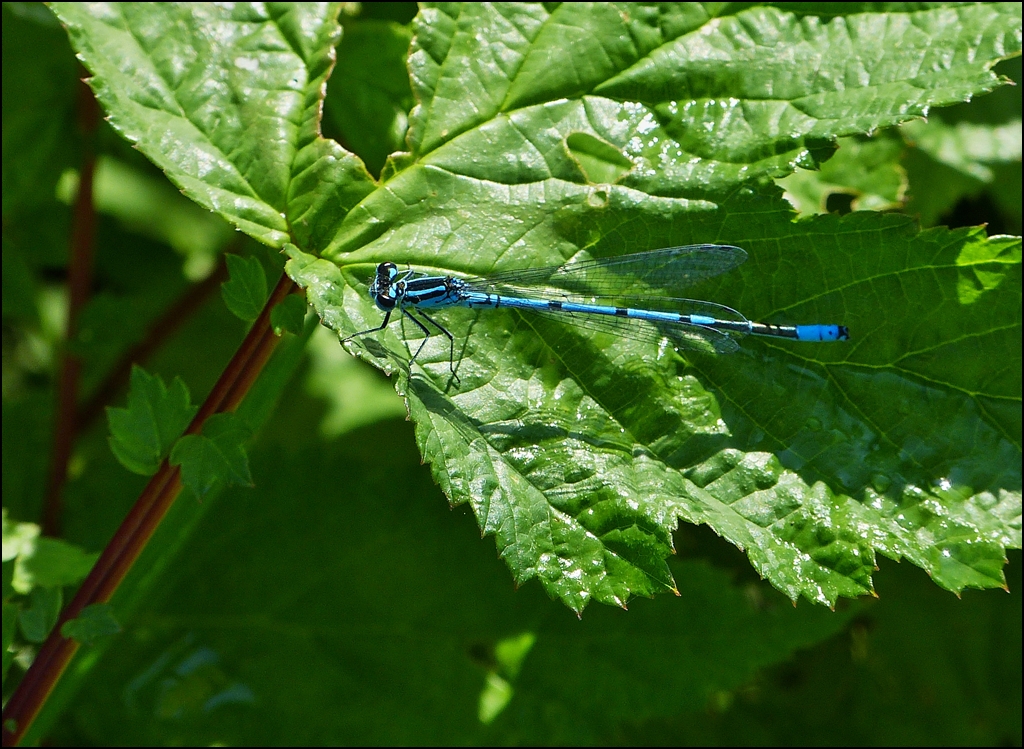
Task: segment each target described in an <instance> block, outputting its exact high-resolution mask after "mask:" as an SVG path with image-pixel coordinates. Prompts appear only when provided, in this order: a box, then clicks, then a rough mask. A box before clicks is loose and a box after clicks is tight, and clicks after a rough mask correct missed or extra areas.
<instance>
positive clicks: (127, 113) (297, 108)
mask: <svg viewBox="0 0 1024 749" xmlns="http://www.w3.org/2000/svg"><path fill="white" fill-rule="evenodd" d="M52 8H53V11H54V12H55V13H56V14H57V16H58V18H60V20H61V22H62V23H63V24H64V25H65V26H66V27H67V29H68V32H69V34H70V35H71V40H72V44H73V45H74V47H75V48H76V50H77V51H78V53H79V56H80V58H81V60H82V61H83V63H84V64H85V66H86V67H87V68H89V70H90V72H91V73H92V78H90V79H89V84H90V85H91V86H92V88H93V91H94V92H95V93H96V97H97V99H98V100H99V101H100V103H101V104H102V106H103V107H104V109H105V110H106V111H107V112H108V114H109V121H110V123H111V124H112V125H113V126H114V128H115V129H117V130H118V131H119V132H120V133H121V134H122V135H123V136H124V137H125V138H127V139H128V140H129V141H130V142H132V143H133V144H135V145H137V147H138V148H139V150H140V151H142V152H143V153H144V154H145V155H146V156H148V157H149V158H150V159H151V160H152V161H153V162H154V163H155V164H156V165H157V166H159V167H160V168H161V169H163V171H164V172H165V173H166V174H167V176H168V177H169V178H170V179H171V181H172V182H174V183H175V184H176V185H177V186H178V187H179V188H180V189H181V190H182V191H183V192H184V193H185V194H186V195H187V196H189V197H190V198H192V199H193V200H195V201H196V202H197V203H199V204H200V205H202V206H205V207H206V208H208V209H209V210H212V211H216V212H217V213H219V214H220V215H221V216H223V217H224V218H225V219H227V220H228V221H229V222H230V223H232V224H234V225H235V226H236V227H237V228H239V229H240V230H242V231H244V232H245V233H247V234H249V235H250V236H252V237H255V238H256V239H258V240H260V241H261V242H264V243H265V244H269V245H271V246H275V247H280V246H282V245H283V244H284V243H285V242H286V241H289V240H291V241H295V240H296V238H298V239H299V241H301V242H302V244H303V245H304V246H320V242H321V241H322V233H323V231H324V230H327V231H330V227H331V226H333V225H334V224H335V223H336V222H337V221H339V220H340V219H341V218H342V217H343V216H344V215H345V213H347V212H348V211H349V210H350V209H351V208H352V207H353V206H355V205H356V204H357V203H358V202H359V201H360V200H361V199H362V198H363V196H365V195H366V193H367V192H368V190H369V189H370V188H371V186H372V180H371V178H370V176H369V174H367V172H366V170H365V168H364V167H363V165H362V163H361V162H360V161H359V160H358V159H357V158H355V157H353V156H352V155H351V154H349V153H347V152H346V151H344V150H343V149H341V148H340V147H339V146H338V145H337V144H336V143H334V142H332V141H326V140H323V139H322V138H320V137H319V130H318V121H319V117H320V103H321V98H322V89H323V85H324V82H325V80H326V78H327V75H328V73H329V72H330V70H331V67H332V62H333V45H334V43H335V42H336V41H337V38H338V32H339V27H338V24H337V21H336V16H337V13H338V7H337V6H333V5H310V4H304V3H298V4H292V5H288V4H285V5H261V4H243V5H238V6H231V7H229V6H220V5H180V6H173V5H152V4H149V3H98V4H93V5H90V6H84V5H80V4H78V3H57V4H55V5H53V6H52ZM321 222H324V224H321Z"/></svg>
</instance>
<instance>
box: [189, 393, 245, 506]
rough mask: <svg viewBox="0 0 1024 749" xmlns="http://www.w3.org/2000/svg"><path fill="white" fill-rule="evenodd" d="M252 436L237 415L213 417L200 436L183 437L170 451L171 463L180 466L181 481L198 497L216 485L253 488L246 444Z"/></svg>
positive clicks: (226, 414) (207, 422)
mask: <svg viewBox="0 0 1024 749" xmlns="http://www.w3.org/2000/svg"><path fill="white" fill-rule="evenodd" d="M251 436H252V432H251V431H250V430H249V428H248V427H246V425H245V422H243V421H242V420H241V419H240V418H239V417H238V416H236V415H235V414H230V413H223V414H214V415H213V416H211V417H210V418H209V419H207V420H206V423H205V424H204V425H203V433H202V434H201V435H198V434H186V435H185V436H184V437H182V438H181V439H180V440H178V441H177V442H176V443H175V445H174V448H173V449H172V450H171V458H170V460H171V464H172V465H180V466H181V478H182V481H183V482H184V483H185V486H187V487H188V488H189V489H191V490H192V491H193V492H194V493H195V495H196V496H197V497H199V498H202V497H204V496H205V495H206V494H207V493H208V492H209V491H210V490H211V489H212V488H213V487H214V486H216V485H218V484H224V485H227V486H231V485H238V484H240V485H242V486H252V476H251V475H250V473H249V459H248V457H247V456H246V454H245V443H246V441H247V440H248V439H249V438H250V437H251Z"/></svg>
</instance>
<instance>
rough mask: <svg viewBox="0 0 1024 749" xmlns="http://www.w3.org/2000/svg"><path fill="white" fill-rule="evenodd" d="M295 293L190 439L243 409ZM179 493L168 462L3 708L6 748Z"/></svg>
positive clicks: (266, 313)
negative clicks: (70, 629) (71, 632)
mask: <svg viewBox="0 0 1024 749" xmlns="http://www.w3.org/2000/svg"><path fill="white" fill-rule="evenodd" d="M296 288H297V287H296V286H295V283H294V282H293V281H292V280H291V279H290V278H288V277H287V276H284V275H283V276H282V277H281V280H280V281H279V282H278V284H277V286H275V287H274V290H273V292H271V294H270V298H269V299H268V300H267V303H266V305H265V306H264V308H263V311H262V312H261V313H260V316H259V317H258V318H257V319H256V322H255V323H253V326H252V328H251V329H250V330H249V334H248V335H247V336H246V337H245V340H243V341H242V344H241V346H239V348H238V351H237V352H235V355H234V357H232V359H231V361H230V362H228V365H227V367H225V369H224V372H223V373H221V376H220V379H218V380H217V383H216V384H215V385H214V386H213V390H212V391H211V392H210V394H209V396H207V398H206V400H205V401H204V402H203V404H202V406H200V408H199V412H198V413H197V414H196V416H195V418H194V419H193V420H192V423H191V424H189V427H188V429H187V430H185V433H186V434H198V433H200V432H201V431H202V427H203V423H204V422H205V421H206V419H208V418H209V417H210V416H212V415H213V414H215V413H219V412H224V411H231V410H234V409H235V408H236V407H237V406H238V404H239V403H241V401H242V399H243V398H244V397H245V394H246V393H247V392H248V391H249V388H250V387H251V386H252V384H253V383H254V382H255V381H256V377H257V376H258V375H259V373H260V371H261V370H262V369H263V367H264V365H265V364H266V362H267V360H268V359H269V358H270V355H271V353H272V352H273V350H274V347H275V346H276V345H277V342H278V341H279V340H280V339H279V338H278V337H277V336H276V335H274V332H273V329H272V327H271V325H270V311H271V309H273V307H274V306H275V305H276V304H278V303H279V302H280V301H282V300H283V299H284V298H285V297H286V296H288V294H291V293H293V292H294V291H296ZM180 491H181V476H180V471H179V469H178V468H177V467H176V466H174V467H172V466H171V465H170V464H169V463H168V462H167V461H166V460H164V462H163V463H162V464H161V465H160V468H159V469H158V470H157V472H156V474H155V475H154V476H153V478H152V479H150V482H149V484H147V485H146V488H145V489H144V490H143V491H142V494H141V495H140V496H139V499H138V500H137V501H136V503H135V505H134V506H133V507H132V509H131V510H130V511H129V513H128V515H127V517H125V519H124V521H123V522H122V523H121V527H120V528H118V529H117V532H116V533H115V534H114V537H113V538H112V539H111V540H110V543H109V544H107V547H106V548H105V549H104V550H103V553H102V554H101V555H100V558H99V559H98V560H97V562H96V565H95V566H94V567H93V569H92V571H91V572H90V573H89V576H88V577H86V579H85V581H84V582H83V583H82V586H81V587H80V588H79V590H78V592H77V593H76V594H75V597H74V598H73V599H72V600H71V603H69V604H68V605H67V607H66V608H65V609H64V611H62V612H61V615H60V618H59V619H58V620H57V624H56V625H55V626H54V628H53V630H52V631H51V632H50V635H49V637H48V638H47V639H46V642H45V643H43V646H42V647H41V648H40V650H39V654H38V655H37V656H36V659H35V661H33V663H32V665H31V666H30V667H29V670H28V672H27V673H26V674H25V677H24V678H23V679H22V681H21V684H19V685H18V688H17V690H16V691H15V692H14V694H13V695H12V696H11V699H10V701H9V702H8V703H7V706H6V707H5V708H4V712H3V745H4V746H14V745H16V744H17V743H18V742H19V741H21V739H22V737H23V736H24V735H25V732H26V731H27V730H28V728H29V727H30V726H31V725H32V721H33V720H35V718H36V716H37V715H38V714H39V711H40V710H41V709H42V706H43V705H44V704H45V702H46V699H47V698H48V697H49V695H50V693H51V692H52V691H53V688H54V686H56V684H57V681H58V680H59V679H60V676H61V674H63V673H64V670H65V669H66V668H67V666H68V663H69V662H70V661H71V657H72V656H73V655H74V654H75V652H76V651H77V650H78V643H77V642H75V641H74V640H71V639H68V638H65V637H64V636H63V635H62V634H61V631H60V630H61V626H62V625H63V624H64V622H66V621H68V620H70V619H74V618H75V617H77V616H78V615H79V614H80V613H81V612H82V609H84V608H85V607H86V606H89V605H92V604H96V603H106V602H107V601H109V600H110V598H111V596H112V595H113V594H114V591H116V590H117V587H118V586H119V585H120V584H121V582H122V581H123V580H124V578H125V575H127V574H128V571H129V570H130V569H131V567H132V565H133V564H134V563H135V561H136V560H137V559H138V557H139V555H140V554H141V553H142V550H143V548H145V546H146V543H147V542H148V541H149V539H150V538H151V537H152V535H153V533H154V531H155V530H156V528H157V526H158V525H159V524H160V521H161V520H163V518H164V515H166V513H167V510H168V509H169V508H170V506H171V505H172V504H173V503H174V500H175V499H176V498H177V496H178V494H179V493H180Z"/></svg>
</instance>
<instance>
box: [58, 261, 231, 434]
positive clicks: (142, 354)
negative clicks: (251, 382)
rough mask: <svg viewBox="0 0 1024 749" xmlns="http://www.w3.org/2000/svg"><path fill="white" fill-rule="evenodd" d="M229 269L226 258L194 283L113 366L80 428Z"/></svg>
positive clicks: (81, 412) (84, 409)
mask: <svg viewBox="0 0 1024 749" xmlns="http://www.w3.org/2000/svg"><path fill="white" fill-rule="evenodd" d="M227 276H228V269H227V265H226V264H225V263H224V261H223V259H222V260H221V262H219V263H218V264H217V267H216V268H215V269H214V271H213V273H211V274H210V275H209V277H207V278H204V279H203V280H202V281H200V282H199V283H196V284H193V285H192V286H190V287H189V289H188V290H187V291H186V292H185V293H184V294H182V296H181V297H180V298H178V300H177V301H175V302H174V304H172V305H171V306H170V307H169V308H168V309H167V310H166V311H165V312H164V313H163V315H161V316H160V318H159V319H157V321H156V322H154V323H153V325H152V326H151V327H150V329H149V330H148V331H147V333H146V337H145V338H144V339H143V340H142V341H140V342H139V343H138V344H136V345H135V346H133V347H132V348H131V349H129V350H128V351H127V352H126V353H125V355H124V356H122V357H121V359H120V360H119V361H118V362H117V364H115V365H114V367H113V368H112V369H111V370H110V374H108V375H107V377H106V378H105V379H104V380H103V382H102V383H101V384H100V386H99V387H98V388H96V391H95V392H94V393H93V394H92V396H91V397H90V398H89V400H88V402H86V404H85V405H84V406H82V407H81V408H80V409H79V411H78V417H77V423H78V428H79V429H85V428H86V427H87V426H89V425H90V424H91V423H92V422H93V421H94V420H95V419H96V418H97V417H99V416H100V415H101V414H102V413H103V408H104V407H105V406H107V405H109V404H110V403H111V402H112V401H113V400H114V397H115V396H116V395H117V393H118V392H119V391H121V390H122V389H123V388H124V387H125V385H127V383H128V377H129V375H130V374H131V371H132V365H133V364H136V363H138V362H142V361H145V360H146V359H147V358H149V356H150V355H151V354H152V353H153V352H154V351H156V350H157V349H158V348H160V346H161V345H162V344H163V343H164V341H166V340H167V339H168V338H170V337H171V336H172V335H174V333H175V332H176V331H177V330H178V329H179V328H180V327H181V326H182V325H183V324H184V323H185V321H187V320H188V319H189V318H191V317H192V314H193V313H194V312H195V311H196V310H197V309H199V308H200V307H201V306H202V305H203V303H204V302H205V301H206V300H207V299H208V298H209V297H210V295H211V294H213V293H214V292H215V291H216V290H217V287H218V286H220V284H221V282H222V281H224V280H225V279H227Z"/></svg>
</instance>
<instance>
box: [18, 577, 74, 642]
mask: <svg viewBox="0 0 1024 749" xmlns="http://www.w3.org/2000/svg"><path fill="white" fill-rule="evenodd" d="M63 601H64V596H63V595H62V594H61V589H60V588H59V587H54V588H48V587H44V586H41V585H40V586H37V587H35V588H33V589H32V592H31V593H30V594H29V600H28V605H27V606H23V607H22V608H21V611H19V612H18V624H19V625H20V626H21V633H22V635H24V637H25V639H26V640H28V641H29V642H36V643H39V642H42V641H43V640H45V639H46V636H47V635H48V634H50V630H51V629H53V625H54V624H56V623H57V617H59V616H60V609H61V606H62V605H63Z"/></svg>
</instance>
